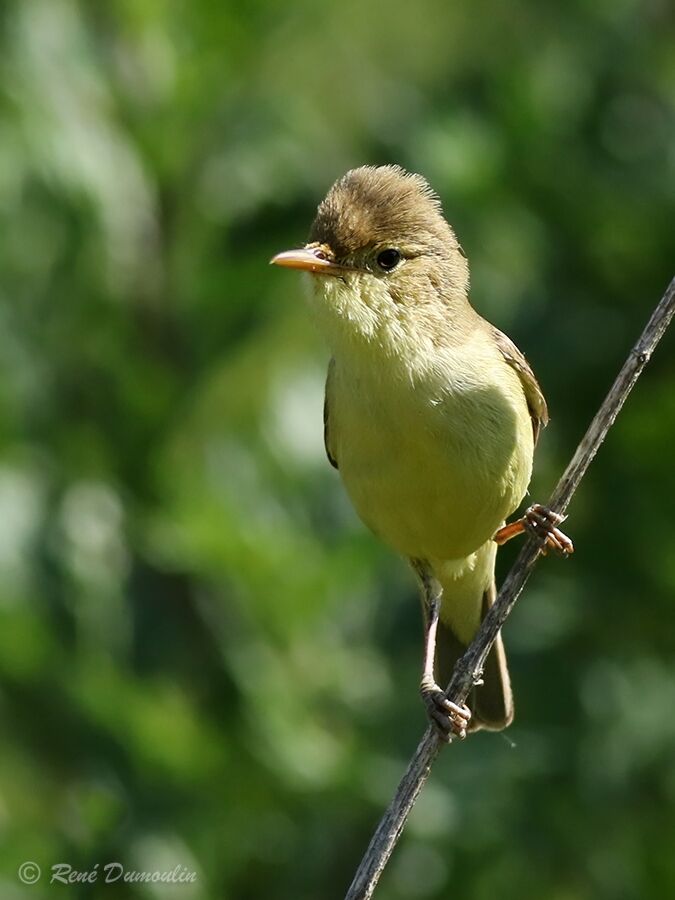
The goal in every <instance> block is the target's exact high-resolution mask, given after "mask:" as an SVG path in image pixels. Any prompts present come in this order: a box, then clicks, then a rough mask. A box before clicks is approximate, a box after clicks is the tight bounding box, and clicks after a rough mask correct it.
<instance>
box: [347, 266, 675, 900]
mask: <svg viewBox="0 0 675 900" xmlns="http://www.w3.org/2000/svg"><path fill="white" fill-rule="evenodd" d="M673 314H675V278H674V279H673V280H672V281H671V282H670V284H669V285H668V288H667V289H666V292H665V294H664V295H663V297H662V298H661V301H660V302H659V304H658V306H657V307H656V309H655V310H654V312H653V313H652V315H651V318H650V319H649V322H648V323H647V325H646V326H645V329H644V331H643V332H642V334H641V336H640V339H639V340H638V342H637V343H636V344H635V346H634V347H633V349H632V350H631V351H630V353H629V355H628V359H627V360H626V362H625V363H624V364H623V367H622V369H621V371H620V372H619V374H618V375H617V378H616V381H615V382H614V384H613V385H612V387H611V389H610V391H609V393H608V394H607V396H606V398H605V400H604V402H603V404H602V406H601V407H600V409H599V410H598V412H597V413H596V414H595V417H594V419H593V421H592V422H591V424H590V425H589V427H588V431H587V432H586V434H585V435H584V437H583V438H582V440H581V442H580V444H579V446H578V447H577V450H576V453H575V454H574V456H573V457H572V459H571V461H570V463H569V465H568V466H567V468H566V469H565V472H564V473H563V475H562V477H561V479H560V481H559V482H558V484H557V486H556V488H555V490H554V491H553V494H552V495H551V499H550V500H549V503H548V506H549V508H550V509H552V510H554V511H555V512H559V513H563V512H564V511H565V510H566V509H567V506H568V505H569V502H570V500H571V499H572V495H573V494H574V492H575V491H576V489H577V488H578V486H579V483H580V482H581V479H582V478H583V476H584V475H585V473H586V470H587V469H588V467H589V465H590V463H591V460H592V459H593V457H594V456H595V454H596V453H597V452H598V448H599V447H600V445H601V444H602V442H603V441H604V439H605V436H606V435H607V432H608V431H609V429H610V427H611V426H612V424H613V422H614V420H615V419H616V417H617V415H618V413H619V411H620V409H621V407H622V406H623V404H624V401H625V400H626V397H627V396H628V394H629V393H630V391H631V388H632V387H633V385H634V384H635V382H636V381H637V379H638V378H639V376H640V374H641V373H642V370H643V369H644V367H645V365H646V364H647V362H648V360H649V358H650V356H651V355H652V352H653V351H654V348H655V347H656V345H657V344H658V342H659V341H660V340H661V338H662V337H663V334H664V332H665V330H666V328H667V327H668V325H669V324H670V321H671V319H672V318H673ZM542 543H543V540H542V539H535V538H529V539H528V540H527V542H526V543H525V546H524V547H523V549H522V550H521V552H520V554H519V555H518V557H517V559H516V561H515V563H514V565H513V567H512V568H511V571H510V572H509V574H508V575H507V576H506V579H505V581H504V583H503V585H502V588H501V590H500V592H499V596H498V598H497V600H496V602H495V604H494V606H493V607H492V608H491V609H490V611H489V612H488V614H487V615H486V617H485V619H484V620H483V623H482V625H481V627H480V629H479V631H478V633H477V635H476V637H475V638H474V640H473V642H472V643H471V645H470V647H469V648H468V650H467V651H466V653H465V654H464V656H462V658H461V659H460V660H459V661H458V662H457V665H456V666H455V669H454V672H453V674H452V680H451V682H450V685H449V686H448V689H447V692H446V693H447V696H448V697H449V698H450V699H451V700H452V701H454V702H455V703H460V704H461V703H464V701H465V700H466V698H467V696H468V694H469V691H470V690H471V687H472V685H473V684H474V683H475V682H476V681H477V680H478V679H479V678H480V675H481V672H482V670H483V666H484V664H485V660H486V659H487V656H488V653H489V652H490V648H491V647H492V645H493V643H494V642H495V640H496V638H497V635H498V634H499V629H500V628H501V627H502V625H503V624H504V622H505V621H506V619H507V617H508V615H509V613H510V612H511V610H512V609H513V606H514V604H515V602H516V600H517V599H518V597H519V596H520V593H521V591H522V590H523V587H524V586H525V583H526V582H527V579H528V578H529V576H530V573H531V571H532V569H533V568H534V564H535V563H536V561H537V559H538V557H539V555H540V552H541V545H542ZM442 746H444V745H443V743H442V742H441V740H440V739H439V738H438V737H437V735H436V732H435V731H434V730H433V729H432V728H431V727H429V728H428V729H427V731H426V732H425V734H424V737H423V738H422V740H421V742H420V744H419V746H418V747H417V750H416V751H415V755H414V756H413V758H412V759H411V760H410V763H409V764H408V768H407V769H406V772H405V774H404V775H403V778H402V779H401V781H400V782H399V785H398V788H397V789H396V793H395V795H394V798H393V800H392V801H391V803H390V804H389V807H388V809H387V810H386V812H385V814H384V816H383V817H382V819H381V820H380V823H379V825H378V826H377V829H376V831H375V833H374V835H373V837H372V839H371V841H370V844H369V845H368V849H367V850H366V853H365V855H364V857H363V859H362V860H361V864H360V866H359V868H358V869H357V872H356V875H355V876H354V880H353V881H352V884H351V886H350V888H349V890H348V892H347V895H346V897H345V900H369V898H370V897H372V895H373V892H374V890H375V887H376V886H377V882H378V880H379V878H380V875H381V874H382V871H383V870H384V867H385V866H386V864H387V861H388V860H389V857H390V856H391V853H392V850H393V849H394V847H395V846H396V843H397V841H398V839H399V837H400V836H401V832H402V831H403V827H404V825H405V822H406V819H407V818H408V814H409V813H410V811H411V809H412V808H413V806H414V804H415V801H416V799H417V797H418V795H419V793H420V791H421V790H422V788H423V786H424V784H425V782H426V780H427V778H428V777H429V773H430V771H431V766H432V764H433V762H434V760H435V759H436V757H437V756H438V754H439V752H440V749H441V747H442Z"/></svg>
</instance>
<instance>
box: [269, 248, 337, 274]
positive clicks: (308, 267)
mask: <svg viewBox="0 0 675 900" xmlns="http://www.w3.org/2000/svg"><path fill="white" fill-rule="evenodd" d="M270 265H272V266H283V267H284V268H286V269H301V270H302V271H303V272H313V273H314V274H315V275H342V273H343V272H344V271H346V270H345V267H344V266H338V265H337V263H334V262H331V261H330V260H329V259H326V257H325V255H324V254H323V252H322V251H321V250H320V249H319V248H318V247H315V248H307V247H302V248H301V249H299V250H285V251H284V252H283V253H277V255H276V256H273V257H272V259H271V260H270Z"/></svg>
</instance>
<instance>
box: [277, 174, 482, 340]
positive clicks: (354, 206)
mask: <svg viewBox="0 0 675 900" xmlns="http://www.w3.org/2000/svg"><path fill="white" fill-rule="evenodd" d="M271 262H272V263H273V264H274V265H278V266H285V267H287V268H292V269H301V270H303V271H305V272H309V273H311V275H312V296H313V300H314V304H313V305H314V307H315V309H316V312H317V314H318V318H319V320H326V327H327V330H328V332H329V338H330V337H332V333H333V332H335V331H336V329H337V330H338V331H339V330H345V331H346V332H347V334H351V335H352V336H361V337H365V338H367V339H372V338H376V337H378V336H380V337H381V336H382V332H383V331H389V332H391V330H392V328H393V329H394V330H400V329H401V328H402V327H403V329H404V330H405V329H406V327H407V326H406V325H405V323H406V322H409V321H414V320H417V321H420V320H424V319H425V318H426V317H427V316H428V314H429V313H430V312H435V313H436V314H437V313H438V311H439V310H440V311H442V312H443V311H444V312H445V314H446V315H447V314H448V311H449V310H451V309H452V306H453V301H455V302H461V303H462V304H465V303H466V296H467V291H468V284H469V268H468V264H467V261H466V257H465V255H464V252H463V251H462V248H461V247H460V245H459V243H458V241H457V238H456V237H455V234H454V232H453V230H452V228H451V227H450V225H448V223H447V222H446V221H445V219H444V217H443V213H442V210H441V205H440V201H439V199H438V196H437V195H436V194H435V193H434V191H433V190H432V189H431V188H430V187H429V185H428V183H427V182H426V181H425V179H424V178H422V176H421V175H414V174H409V173H407V172H405V171H404V170H403V169H401V168H400V167H399V166H379V167H372V166H363V167H361V168H359V169H352V170H351V171H349V172H347V174H346V175H344V176H343V177H342V178H340V179H339V180H338V181H336V182H335V184H334V185H333V186H332V187H331V189H330V190H329V191H328V194H327V196H326V198H325V199H324V200H323V201H322V202H321V203H320V205H319V208H318V210H317V214H316V218H315V219H314V223H313V225H312V228H311V230H310V234H309V242H308V243H307V244H306V245H305V246H304V247H302V248H299V249H297V250H289V251H286V252H284V253H279V254H278V255H277V256H275V257H274V258H273V259H272V260H271ZM389 336H390V337H393V336H394V335H392V334H390V335H389Z"/></svg>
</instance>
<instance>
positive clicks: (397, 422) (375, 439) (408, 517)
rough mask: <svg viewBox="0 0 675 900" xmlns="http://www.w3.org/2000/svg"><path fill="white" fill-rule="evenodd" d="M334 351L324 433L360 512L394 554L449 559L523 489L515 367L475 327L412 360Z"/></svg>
mask: <svg viewBox="0 0 675 900" xmlns="http://www.w3.org/2000/svg"><path fill="white" fill-rule="evenodd" d="M346 357H347V358H340V356H336V360H335V367H334V371H333V374H332V377H331V383H330V384H329V387H328V394H329V395H328V402H329V408H330V428H331V443H332V447H333V452H334V453H335V455H336V457H337V459H338V462H339V470H340V474H341V476H342V478H343V480H344V484H345V487H346V489H347V491H348V493H349V495H350V498H351V500H352V502H353V504H354V506H355V507H356V510H357V511H358V513H359V515H360V517H361V518H362V519H363V521H364V522H365V523H366V524H367V525H368V526H369V527H370V528H371V529H372V530H373V531H374V532H375V533H376V534H378V535H379V536H380V537H381V538H382V539H383V540H384V541H385V542H387V543H388V544H390V545H391V546H392V547H394V548H395V549H396V550H398V551H399V552H400V553H402V554H404V555H406V556H413V557H421V558H426V559H438V560H452V559H460V558H462V557H465V556H467V555H469V554H471V553H473V552H474V551H476V550H477V549H478V548H479V547H480V546H481V545H482V544H484V543H485V541H487V540H489V538H490V537H491V536H492V534H493V533H494V532H495V531H496V529H497V528H498V527H499V526H500V525H501V523H502V522H503V521H504V519H505V518H506V517H507V516H508V515H509V514H510V513H511V512H512V511H513V510H514V509H515V508H516V507H517V506H518V504H519V503H520V501H521V500H522V497H523V496H524V494H525V491H526V489H527V485H528V483H529V480H530V475H531V469H532V454H533V438H532V427H531V423H530V418H529V413H528V410H527V405H526V402H525V397H524V395H523V390H522V387H521V385H520V382H519V379H518V376H517V374H516V373H515V372H514V371H513V370H512V369H511V368H510V367H509V366H508V365H507V364H506V363H505V362H504V361H503V359H502V358H501V356H500V355H499V352H498V351H497V352H494V350H493V348H492V347H491V346H490V345H489V344H488V343H486V341H485V339H484V338H483V336H482V335H476V337H475V339H473V340H471V341H467V342H466V343H465V345H463V346H462V347H461V349H460V348H457V347H455V348H452V349H446V350H443V351H441V350H435V352H434V354H433V356H430V354H429V353H427V355H426V356H425V357H424V359H423V360H420V361H418V362H417V364H412V363H411V360H405V361H402V360H401V359H400V358H397V357H395V356H394V357H387V358H379V357H378V358H377V360H375V359H373V358H372V356H369V355H368V354H367V353H365V354H357V353H353V354H352V353H348V354H346Z"/></svg>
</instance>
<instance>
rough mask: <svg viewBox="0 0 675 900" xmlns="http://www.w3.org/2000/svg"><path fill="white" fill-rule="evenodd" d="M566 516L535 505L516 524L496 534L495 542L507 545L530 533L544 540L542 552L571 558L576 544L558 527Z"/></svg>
mask: <svg viewBox="0 0 675 900" xmlns="http://www.w3.org/2000/svg"><path fill="white" fill-rule="evenodd" d="M565 518H566V516H561V515H560V514H559V513H556V512H553V510H551V509H548V508H547V507H545V506H542V505H541V504H540V503H535V504H534V505H533V506H530V507H529V509H526V510H525V515H524V516H522V517H521V518H520V519H516V521H515V522H510V523H509V524H508V525H504V526H502V528H500V529H499V531H497V532H496V534H495V536H494V538H493V540H494V541H496V543H498V544H505V543H506V542H507V541H510V540H511V538H513V537H516V535H518V534H523V532H525V531H529V532H531V533H532V534H534V535H536V536H537V537H540V538H544V539H545V540H544V546H543V547H542V552H543V553H546V552H547V551H548V550H554V551H555V552H556V553H559V554H560V556H569V555H570V554H571V553H574V544H573V543H572V541H571V540H570V539H569V538H568V537H567V535H566V534H564V533H563V532H562V531H560V529H559V528H558V527H557V526H558V525H560V524H561V523H562V522H564V521H565Z"/></svg>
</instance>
